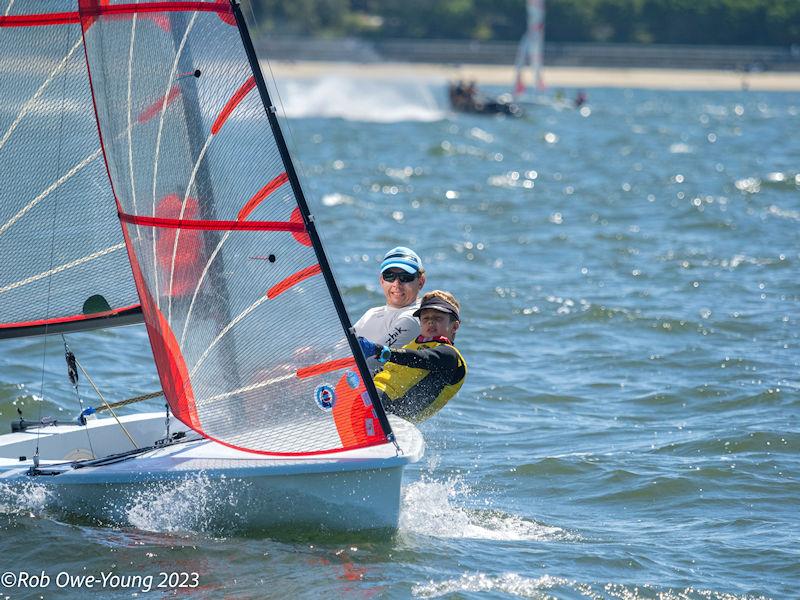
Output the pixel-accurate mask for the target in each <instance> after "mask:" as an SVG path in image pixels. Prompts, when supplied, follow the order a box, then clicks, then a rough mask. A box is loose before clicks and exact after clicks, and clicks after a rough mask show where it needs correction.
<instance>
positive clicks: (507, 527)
mask: <svg viewBox="0 0 800 600" xmlns="http://www.w3.org/2000/svg"><path fill="white" fill-rule="evenodd" d="M473 495H474V493H473V492H472V490H471V489H470V488H469V486H467V485H466V484H465V483H463V482H462V481H460V480H459V479H458V478H451V479H448V480H446V481H435V480H430V479H423V480H421V481H417V482H414V483H412V484H411V485H408V486H404V487H403V499H402V509H401V513H400V531H401V532H410V533H415V534H421V535H427V536H432V537H438V538H469V539H481V540H502V541H526V540H527V541H575V540H578V539H580V537H579V536H577V535H575V534H573V533H569V532H567V531H565V530H563V529H561V528H560V527H552V526H549V525H543V524H541V523H536V522H535V521H530V520H528V519H524V518H522V517H519V516H517V515H512V514H508V513H504V512H502V511H498V510H486V509H481V510H478V509H470V508H465V507H464V506H460V505H461V504H466V503H467V502H469V498H470V497H471V496H473Z"/></svg>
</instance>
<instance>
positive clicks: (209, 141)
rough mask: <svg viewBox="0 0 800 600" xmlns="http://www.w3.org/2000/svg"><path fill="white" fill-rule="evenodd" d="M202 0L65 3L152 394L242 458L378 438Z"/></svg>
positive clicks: (225, 26)
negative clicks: (76, 25)
mask: <svg viewBox="0 0 800 600" xmlns="http://www.w3.org/2000/svg"><path fill="white" fill-rule="evenodd" d="M200 4H202V6H198V3H197V2H176V1H169V2H163V3H161V4H159V3H158V2H148V3H147V4H146V5H144V4H122V3H113V2H112V3H108V4H106V3H102V2H97V1H95V0H81V8H80V10H81V16H82V19H83V22H84V30H85V44H86V56H87V59H88V65H89V70H90V74H91V83H92V90H93V95H94V103H95V110H96V114H97V122H98V124H99V128H100V132H101V137H102V140H103V147H104V152H105V158H106V163H107V166H108V173H109V176H110V179H111V181H112V183H113V189H114V192H115V195H116V201H117V203H118V210H119V213H120V218H121V221H122V224H123V228H124V231H125V236H126V241H127V243H128V253H129V255H130V258H131V261H132V262H133V264H135V266H136V268H135V273H136V283H137V287H138V291H139V295H140V296H141V298H142V309H143V311H144V316H145V322H146V324H147V329H148V334H149V336H150V343H151V346H152V347H153V354H154V356H155V359H156V366H157V368H158V371H159V376H160V378H161V382H162V386H163V388H164V391H165V395H166V397H167V400H168V402H169V403H170V406H171V408H172V410H173V412H174V413H175V414H176V415H177V416H178V418H179V419H181V420H182V421H183V422H184V423H186V424H187V425H189V426H190V427H192V428H193V429H195V430H196V431H199V432H201V433H202V434H203V435H205V436H206V437H208V438H211V439H215V440H217V441H219V442H221V443H223V444H226V445H229V446H232V447H235V448H240V449H245V450H249V451H252V452H256V453H265V454H278V455H308V454H316V453H320V452H331V451H339V450H346V449H350V448H356V447H362V446H368V445H373V444H379V443H383V442H385V441H386V434H385V432H384V431H383V429H382V428H381V426H380V423H379V422H378V420H377V419H376V417H375V414H374V410H373V408H372V406H371V404H369V403H368V402H366V403H365V401H364V399H363V397H366V394H365V389H364V382H363V381H362V380H361V377H360V375H359V373H358V369H357V368H356V367H355V360H354V357H353V354H352V352H351V349H350V344H349V343H348V341H347V339H346V337H345V331H344V329H343V327H342V325H341V321H340V319H339V316H338V313H337V311H336V306H335V304H334V299H333V297H332V296H331V292H330V291H329V288H328V286H327V285H326V282H325V278H324V277H323V276H322V272H321V267H320V262H321V256H320V255H318V254H317V252H318V251H317V250H315V247H314V246H313V244H311V241H310V237H309V234H308V232H307V231H306V229H305V221H304V219H303V217H302V213H301V212H300V205H299V203H298V201H297V199H296V198H295V196H294V191H293V186H292V185H287V183H288V180H289V177H288V175H287V172H288V171H289V169H288V167H287V164H285V163H284V161H283V159H282V156H281V152H280V149H279V146H278V143H277V141H276V139H275V137H274V135H273V131H272V128H271V126H270V123H269V119H268V116H267V113H266V111H265V108H264V106H263V104H262V101H261V96H260V94H259V93H257V92H256V91H254V87H253V86H254V79H253V75H254V74H253V72H252V70H251V67H250V63H249V62H248V59H247V55H246V53H245V50H244V47H243V44H242V40H241V37H240V32H239V30H238V28H237V27H235V24H236V22H235V19H233V18H232V17H233V15H232V13H231V7H230V5H229V4H227V3H219V2H208V3H200ZM159 6H161V7H163V11H159V10H158V8H159ZM156 17H158V18H156ZM164 19H166V20H167V21H168V25H169V26H168V27H164V26H163V24H164ZM232 25H234V26H232ZM175 89H178V90H179V92H176V91H173V90H175ZM142 114H147V116H148V118H147V119H145V120H142V119H139V118H138V117H139V115H142ZM253 256H258V257H264V260H252V259H251V257H253ZM362 396H363V397H362Z"/></svg>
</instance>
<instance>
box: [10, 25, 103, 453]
mask: <svg viewBox="0 0 800 600" xmlns="http://www.w3.org/2000/svg"><path fill="white" fill-rule="evenodd" d="M68 33H69V32H68V31H67V30H65V32H64V45H65V46H66V45H67V44H68V43H69V42H68ZM75 48H76V46H73V50H72V51H74V49H75ZM71 54H72V52H69V53H67V56H66V57H65V59H64V60H63V61H62V62H61V64H62V65H66V63H67V59H68V58H69V56H71ZM61 69H62V67H61V65H59V68H58V69H57V71H54V73H55V72H58V71H61ZM53 76H54V75H53ZM53 76H51V77H50V78H49V79H52V77H53ZM61 79H62V83H61V111H60V114H61V119H59V123H58V150H57V152H56V156H57V160H56V165H55V172H56V173H60V172H61V159H62V157H63V155H62V152H63V150H64V146H63V143H64V137H63V134H64V105H65V103H66V95H67V94H66V89H67V74H66V72H64V75H63V77H62V78H61ZM39 89H42V88H41V87H40V88H39ZM73 169H74V168H73ZM51 187H52V186H51ZM48 193H49V192H48ZM28 206H30V203H29V204H28ZM18 214H19V213H18ZM23 214H24V213H23ZM56 223H58V195H56V196H55V203H54V205H53V222H52V225H51V227H50V259H49V261H48V264H49V265H50V268H51V269H52V268H53V260H54V258H55V253H56ZM2 231H3V230H2V228H0V234H2ZM52 291H53V278H52V276H50V277H47V303H46V307H45V312H44V315H45V319H48V318H49V317H50V300H51V298H52ZM44 333H45V335H44V342H43V344H42V381H41V387H40V389H39V396H40V397H41V399H42V400H41V402H40V403H39V421H40V422H41V420H42V404H44V368H45V363H46V361H47V337H48V336H47V323H45V326H44ZM64 345H66V341H65V342H64ZM77 392H78V388H77V387H76V388H75V393H76V394H77ZM78 400H80V396H78ZM86 436H87V438H88V439H89V449H90V450H91V448H92V440H91V438H89V437H88V436H89V430H88V429H87V430H86ZM40 438H41V427H40V428H39V430H38V431H37V433H36V451H35V453H34V457H33V464H34V467H38V466H39V440H40ZM92 455H94V450H92Z"/></svg>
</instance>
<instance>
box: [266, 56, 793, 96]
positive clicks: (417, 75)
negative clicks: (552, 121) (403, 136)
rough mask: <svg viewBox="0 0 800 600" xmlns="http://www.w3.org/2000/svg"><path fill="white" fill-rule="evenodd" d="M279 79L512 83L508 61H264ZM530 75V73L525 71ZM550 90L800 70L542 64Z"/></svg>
mask: <svg viewBox="0 0 800 600" xmlns="http://www.w3.org/2000/svg"><path fill="white" fill-rule="evenodd" d="M270 66H271V71H272V73H273V74H274V75H275V77H276V78H279V79H319V78H322V77H325V76H329V75H336V76H340V77H347V78H352V79H376V80H381V79H384V80H385V79H391V80H396V79H417V80H430V79H441V80H443V81H450V80H456V79H467V80H475V81H477V82H478V85H504V84H508V85H509V86H510V85H511V82H512V81H513V78H514V67H513V66H509V65H467V64H461V65H446V64H429V63H388V62H387V63H343V62H317V61H296V62H295V61H270V63H269V66H268V65H266V64H264V65H263V67H264V71H265V73H269V71H270V68H269V67H270ZM526 75H527V77H528V79H530V72H528V73H526ZM543 78H544V81H545V83H546V85H547V86H548V87H549V88H555V87H573V88H600V87H610V88H639V89H651V90H684V91H734V90H737V91H738V90H743V89H748V90H750V91H772V92H797V91H800V72H786V73H784V72H780V73H779V72H758V73H744V72H736V71H708V70H689V69H619V68H600V67H591V68H587V67H545V68H544V70H543Z"/></svg>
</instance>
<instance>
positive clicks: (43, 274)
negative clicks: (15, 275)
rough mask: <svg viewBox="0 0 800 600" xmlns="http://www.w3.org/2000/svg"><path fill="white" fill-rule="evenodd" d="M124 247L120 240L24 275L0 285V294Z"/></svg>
mask: <svg viewBox="0 0 800 600" xmlns="http://www.w3.org/2000/svg"><path fill="white" fill-rule="evenodd" d="M124 248H125V242H120V243H119V244H115V245H114V246H109V247H108V248H105V249H104V250H98V251H97V252H92V253H91V254H87V255H86V256H83V257H81V258H77V259H75V260H73V261H71V262H68V263H64V264H63V265H59V266H57V267H53V268H52V269H48V270H47V271H42V272H41V273H38V274H36V275H31V276H30V277H26V278H25V279H21V280H19V281H16V282H14V283H9V284H8V285H6V286H3V287H0V294H2V293H4V292H8V291H10V290H13V289H16V288H18V287H22V286H23V285H28V284H29V283H33V282H34V281H39V280H40V279H44V278H45V277H49V276H51V275H56V274H57V273H61V272H62V271H66V270H67V269H72V268H73V267H77V266H80V265H82V264H84V263H87V262H91V261H93V260H94V259H96V258H100V257H101V256H105V255H106V254H110V253H112V252H116V251H117V250H122V249H124Z"/></svg>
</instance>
